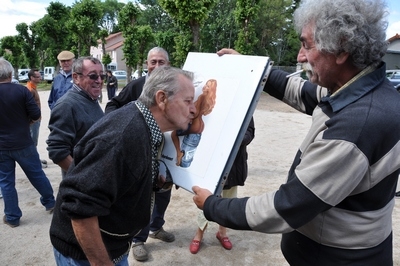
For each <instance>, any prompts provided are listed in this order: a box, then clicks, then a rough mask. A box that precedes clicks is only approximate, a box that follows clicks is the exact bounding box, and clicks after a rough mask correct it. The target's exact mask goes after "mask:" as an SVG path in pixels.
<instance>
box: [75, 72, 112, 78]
mask: <svg viewBox="0 0 400 266" xmlns="http://www.w3.org/2000/svg"><path fill="white" fill-rule="evenodd" d="M76 74H78V75H80V76H84V77H88V78H90V79H91V80H97V79H98V78H99V77H100V79H101V80H105V78H106V75H105V74H100V75H97V74H89V75H84V74H82V73H76Z"/></svg>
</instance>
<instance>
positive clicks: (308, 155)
mask: <svg viewBox="0 0 400 266" xmlns="http://www.w3.org/2000/svg"><path fill="white" fill-rule="evenodd" d="M385 13H386V11H385V3H384V2H383V1H382V0H335V1H332V0H303V1H302V2H301V4H300V6H299V8H298V9H297V10H296V11H295V15H294V18H295V25H296V29H297V31H298V32H299V34H300V41H301V48H300V51H299V54H298V57H297V59H298V61H299V63H301V64H303V68H304V70H305V71H306V73H307V76H308V78H309V81H311V82H309V81H306V80H304V79H302V78H300V77H295V76H291V77H288V76H287V74H288V73H285V72H283V71H280V70H272V71H271V73H270V75H269V77H268V81H267V84H266V85H265V88H264V91H265V92H267V93H269V94H270V95H272V96H274V97H276V98H278V99H280V100H282V101H284V102H285V103H288V104H289V105H291V106H292V107H294V108H296V109H297V110H299V111H301V112H303V113H305V114H308V115H312V116H313V119H312V125H311V128H310V131H309V133H308V134H307V136H306V138H305V140H304V141H303V143H302V144H301V146H300V148H299V150H298V152H297V154H296V156H295V158H294V161H293V164H292V166H291V168H290V170H289V173H288V179H287V182H286V184H283V185H282V186H281V187H280V188H279V189H278V190H277V191H273V192H269V193H265V194H263V195H260V196H254V197H250V198H242V199H225V198H218V197H216V196H214V195H211V192H210V191H208V190H205V189H202V188H199V187H193V191H194V193H195V194H196V195H195V196H194V198H193V200H194V201H195V203H196V205H197V206H198V207H199V208H201V209H203V210H204V214H205V216H206V218H207V219H208V220H211V221H215V222H217V223H218V224H221V225H223V226H227V227H230V228H234V229H241V230H254V231H259V232H264V233H282V242H281V249H282V252H283V255H284V256H285V258H286V260H287V261H288V262H289V264H290V265H393V243H392V211H393V207H394V204H395V202H394V195H395V189H396V184H397V179H398V176H399V173H400V169H399V168H400V134H399V133H398V132H399V131H400V104H399V102H400V94H399V93H398V92H397V91H396V90H395V89H394V87H393V85H391V83H390V82H389V81H388V79H387V78H386V75H385V70H386V65H385V63H384V62H383V61H382V57H383V55H384V54H385V51H386V46H387V44H386V41H385V31H386V26H387V23H386V21H385V19H384V17H385V15H386V14H385ZM218 54H219V55H223V54H237V52H236V51H234V50H232V49H222V50H221V51H219V52H218ZM266 165H268V164H266Z"/></svg>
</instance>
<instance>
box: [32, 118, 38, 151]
mask: <svg viewBox="0 0 400 266" xmlns="http://www.w3.org/2000/svg"><path fill="white" fill-rule="evenodd" d="M39 128H40V120H39V121H36V122H35V123H33V124H31V125H30V130H31V137H32V140H33V143H34V144H35V146H37V145H38V139H39Z"/></svg>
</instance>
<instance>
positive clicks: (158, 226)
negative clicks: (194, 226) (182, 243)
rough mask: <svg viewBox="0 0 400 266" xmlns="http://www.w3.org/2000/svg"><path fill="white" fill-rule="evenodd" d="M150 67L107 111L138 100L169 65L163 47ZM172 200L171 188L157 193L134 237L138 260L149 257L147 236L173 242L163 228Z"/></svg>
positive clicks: (154, 50) (155, 50) (155, 52)
mask: <svg viewBox="0 0 400 266" xmlns="http://www.w3.org/2000/svg"><path fill="white" fill-rule="evenodd" d="M146 64H147V67H148V70H149V71H148V74H147V76H144V77H140V78H139V79H136V80H133V81H131V82H130V83H129V84H128V85H126V86H125V88H123V90H122V91H121V92H120V93H119V94H118V95H117V96H115V97H114V98H112V99H111V101H109V102H108V103H107V106H106V110H105V113H106V114H107V113H110V112H111V111H113V110H116V109H118V108H120V107H122V106H124V105H125V104H127V103H129V102H131V101H136V100H137V99H138V98H139V96H140V94H141V93H142V90H143V86H144V83H145V81H146V79H147V77H148V76H150V75H151V72H152V71H153V70H154V69H156V68H157V67H159V66H164V65H169V59H168V53H167V51H165V50H164V49H163V48H160V47H154V48H152V49H151V50H150V51H149V53H148V55H147V61H146ZM170 200H171V190H167V191H165V192H160V193H156V195H155V203H154V209H153V213H152V216H151V220H150V224H149V225H148V226H146V227H145V228H143V230H142V231H141V232H140V233H139V234H138V235H137V236H135V238H134V239H133V247H132V253H133V257H134V258H135V259H136V260H137V261H145V260H147V259H148V251H147V249H146V248H145V246H144V243H145V242H146V240H147V237H148V236H150V237H151V238H157V239H160V240H162V241H165V242H173V241H174V240H175V236H174V235H173V234H172V233H169V232H167V231H165V230H164V229H163V225H164V223H165V220H164V214H165V211H166V210H167V207H168V204H169V202H170ZM149 233H150V234H149Z"/></svg>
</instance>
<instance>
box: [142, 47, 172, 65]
mask: <svg viewBox="0 0 400 266" xmlns="http://www.w3.org/2000/svg"><path fill="white" fill-rule="evenodd" d="M152 53H162V54H164V57H165V59H166V60H167V61H168V62H169V57H168V52H167V51H165V49H163V48H161V47H153V48H151V49H150V51H149V52H148V53H147V60H149V57H150V54H152Z"/></svg>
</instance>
